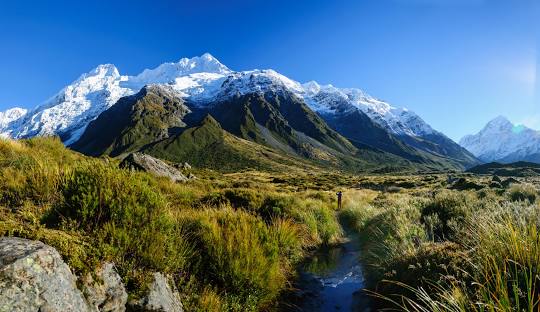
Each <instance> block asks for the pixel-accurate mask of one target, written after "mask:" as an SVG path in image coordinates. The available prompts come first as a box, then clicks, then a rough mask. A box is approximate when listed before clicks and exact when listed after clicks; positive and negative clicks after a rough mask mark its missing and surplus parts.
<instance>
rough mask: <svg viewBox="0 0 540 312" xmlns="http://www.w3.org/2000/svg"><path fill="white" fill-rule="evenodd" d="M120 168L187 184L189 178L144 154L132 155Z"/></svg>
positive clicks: (125, 159)
mask: <svg viewBox="0 0 540 312" xmlns="http://www.w3.org/2000/svg"><path fill="white" fill-rule="evenodd" d="M120 167H122V168H128V169H131V170H140V171H145V172H149V173H151V174H153V175H156V176H158V177H167V178H169V179H171V180H172V181H174V182H185V181H187V180H188V178H187V177H186V176H185V175H183V174H182V172H180V171H179V170H178V169H176V168H174V167H172V166H169V165H167V164H166V163H165V162H164V161H162V160H159V159H157V158H154V157H152V156H150V155H146V154H143V153H131V154H129V155H128V156H127V157H126V158H124V160H123V161H122V162H121V163H120Z"/></svg>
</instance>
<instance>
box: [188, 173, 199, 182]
mask: <svg viewBox="0 0 540 312" xmlns="http://www.w3.org/2000/svg"><path fill="white" fill-rule="evenodd" d="M187 178H188V179H190V180H195V179H197V177H196V176H195V175H194V174H193V173H191V172H190V173H188V175H187Z"/></svg>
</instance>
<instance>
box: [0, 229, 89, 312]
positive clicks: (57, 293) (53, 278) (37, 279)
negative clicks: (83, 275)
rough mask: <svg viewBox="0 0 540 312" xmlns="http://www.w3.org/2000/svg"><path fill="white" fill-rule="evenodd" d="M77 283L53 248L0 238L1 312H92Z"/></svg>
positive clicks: (32, 242) (25, 241)
mask: <svg viewBox="0 0 540 312" xmlns="http://www.w3.org/2000/svg"><path fill="white" fill-rule="evenodd" d="M76 280H77V279H76V277H75V276H74V275H73V274H72V273H71V271H70V270H69V267H68V266H67V265H66V264H65V263H64V261H63V260H62V258H61V257H60V254H58V252H57V251H56V250H55V249H54V248H52V247H50V246H47V245H45V244H43V243H42V242H39V241H31V240H27V239H22V238H16V237H1V238H0V311H6V312H8V311H9V312H17V311H21V312H22V311H43V312H45V311H46V312H56V311H58V312H69V311H74V312H75V311H76V312H84V311H90V310H89V308H88V306H87V303H86V301H85V299H84V296H83V294H82V293H81V291H80V290H79V289H77V285H76Z"/></svg>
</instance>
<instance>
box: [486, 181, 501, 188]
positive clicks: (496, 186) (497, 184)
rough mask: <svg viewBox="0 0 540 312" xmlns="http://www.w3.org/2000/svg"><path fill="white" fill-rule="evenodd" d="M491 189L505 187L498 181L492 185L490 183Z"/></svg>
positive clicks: (492, 182)
mask: <svg viewBox="0 0 540 312" xmlns="http://www.w3.org/2000/svg"><path fill="white" fill-rule="evenodd" d="M489 187H490V188H498V189H500V188H503V186H502V185H501V183H499V182H497V181H491V183H489Z"/></svg>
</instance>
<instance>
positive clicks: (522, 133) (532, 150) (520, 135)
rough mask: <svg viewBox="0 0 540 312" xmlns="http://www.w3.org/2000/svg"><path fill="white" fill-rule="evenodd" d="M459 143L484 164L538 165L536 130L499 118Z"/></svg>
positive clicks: (539, 153)
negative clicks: (525, 162) (518, 163)
mask: <svg viewBox="0 0 540 312" xmlns="http://www.w3.org/2000/svg"><path fill="white" fill-rule="evenodd" d="M459 144H461V146H463V147H465V148H466V149H467V150H469V151H470V152H471V153H473V154H474V155H475V156H477V157H478V158H479V159H481V160H483V161H486V162H491V161H497V162H505V163H507V162H515V161H521V160H523V161H532V162H540V131H537V130H533V129H530V128H527V127H525V126H523V125H515V124H513V123H512V122H510V121H509V120H508V119H506V118H505V117H503V116H499V117H497V118H495V119H493V120H491V121H490V122H488V123H487V124H486V126H485V127H484V128H483V129H482V130H480V132H478V133H477V134H474V135H467V136H465V137H463V138H462V139H461V140H460V141H459Z"/></svg>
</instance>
